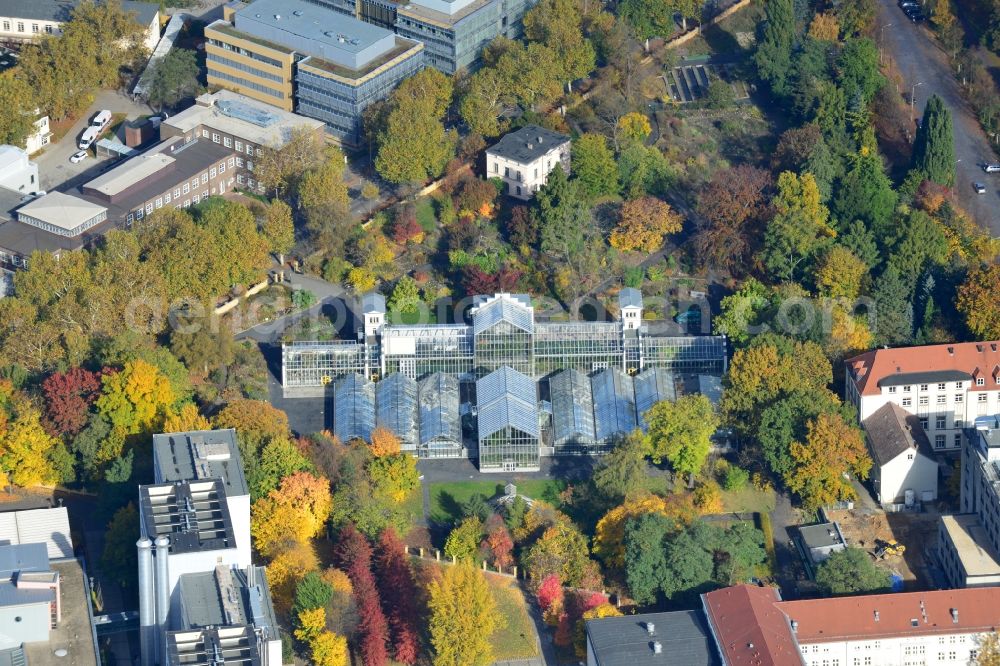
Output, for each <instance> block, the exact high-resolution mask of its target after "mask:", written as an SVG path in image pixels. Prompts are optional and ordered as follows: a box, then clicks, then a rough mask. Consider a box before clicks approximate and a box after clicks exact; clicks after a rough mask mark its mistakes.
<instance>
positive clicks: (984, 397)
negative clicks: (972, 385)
mask: <svg viewBox="0 0 1000 666" xmlns="http://www.w3.org/2000/svg"><path fill="white" fill-rule="evenodd" d="M988 397H989V396H988V395H987V394H985V393H980V394H979V397H978V398H976V400H977V401H978V402H986V398H988Z"/></svg>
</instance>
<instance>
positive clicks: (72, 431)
mask: <svg viewBox="0 0 1000 666" xmlns="http://www.w3.org/2000/svg"><path fill="white" fill-rule="evenodd" d="M100 390H101V374H100V373H99V372H91V371H90V370H85V369H83V368H73V369H71V370H68V371H67V372H55V373H53V374H51V375H49V376H48V378H46V380H45V381H44V382H42V394H43V395H44V396H45V419H44V425H45V426H46V429H47V430H49V431H50V432H51V433H52V434H55V435H69V436H70V437H72V436H74V435H76V434H77V433H79V432H80V431H81V430H83V427H84V426H85V425H87V417H88V415H89V413H90V406H91V405H92V404H94V401H95V400H97V397H98V396H99V395H100Z"/></svg>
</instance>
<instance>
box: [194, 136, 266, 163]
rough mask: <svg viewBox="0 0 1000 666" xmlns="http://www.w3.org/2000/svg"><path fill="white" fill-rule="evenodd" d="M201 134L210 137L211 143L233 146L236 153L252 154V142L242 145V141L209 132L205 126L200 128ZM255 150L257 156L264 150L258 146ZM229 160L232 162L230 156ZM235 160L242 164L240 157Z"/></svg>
mask: <svg viewBox="0 0 1000 666" xmlns="http://www.w3.org/2000/svg"><path fill="white" fill-rule="evenodd" d="M201 136H202V138H203V139H212V142H213V143H221V144H222V145H224V146H225V147H226V148H235V149H236V152H238V153H246V154H247V155H251V156H252V155H253V154H254V147H253V144H252V143H248V144H246V145H245V146H244V144H243V142H242V141H240V140H239V139H233V137H231V136H226V135H224V134H222V135H220V134H219V133H218V132H209V131H208V130H207V129H205V128H202V130H201ZM187 140H188V141H190V140H191V139H190V137H189V138H188V139H187ZM256 152H257V157H261V156H262V155H263V154H264V151H263V150H261V149H260V148H259V147H258V148H257V149H256ZM229 161H230V162H232V161H233V160H232V158H230V159H229ZM237 161H238V162H239V163H238V165H237V166H243V160H242V159H240V158H237ZM229 166H230V167H231V166H233V165H232V164H230V165H229Z"/></svg>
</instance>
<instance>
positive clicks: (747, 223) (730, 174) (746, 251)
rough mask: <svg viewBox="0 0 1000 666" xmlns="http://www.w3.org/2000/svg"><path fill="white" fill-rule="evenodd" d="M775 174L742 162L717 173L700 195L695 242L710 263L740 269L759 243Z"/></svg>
mask: <svg viewBox="0 0 1000 666" xmlns="http://www.w3.org/2000/svg"><path fill="white" fill-rule="evenodd" d="M771 184H772V180H771V175H770V174H769V173H768V172H767V171H765V170H763V169H759V168H757V167H752V166H748V165H739V166H736V167H731V168H728V169H723V170H721V171H718V172H716V173H715V174H714V175H713V176H712V179H711V180H710V181H709V183H708V185H706V186H705V188H704V190H702V192H701V193H700V194H699V195H698V213H699V216H698V217H697V218H696V219H695V235H694V238H693V239H692V243H693V245H694V249H695V255H696V257H697V258H698V259H699V260H700V261H702V262H703V263H704V264H706V265H707V266H711V267H718V268H720V269H728V270H734V269H735V270H739V269H740V267H741V266H743V265H745V264H746V262H747V260H748V258H749V256H750V253H751V251H752V249H753V248H754V247H755V246H756V245H757V244H758V243H759V235H760V229H759V228H758V225H759V224H760V223H761V222H762V221H763V217H764V211H765V209H766V207H767V192H768V190H769V189H770V187H771Z"/></svg>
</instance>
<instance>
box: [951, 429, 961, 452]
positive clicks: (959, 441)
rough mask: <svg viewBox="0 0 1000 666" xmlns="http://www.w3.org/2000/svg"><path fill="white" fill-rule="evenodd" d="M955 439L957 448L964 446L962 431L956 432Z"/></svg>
mask: <svg viewBox="0 0 1000 666" xmlns="http://www.w3.org/2000/svg"><path fill="white" fill-rule="evenodd" d="M953 441H954V442H955V448H960V447H961V446H962V433H960V432H957V433H955V437H954V439H953Z"/></svg>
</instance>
